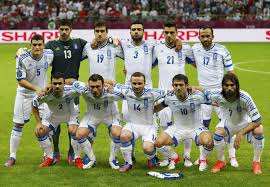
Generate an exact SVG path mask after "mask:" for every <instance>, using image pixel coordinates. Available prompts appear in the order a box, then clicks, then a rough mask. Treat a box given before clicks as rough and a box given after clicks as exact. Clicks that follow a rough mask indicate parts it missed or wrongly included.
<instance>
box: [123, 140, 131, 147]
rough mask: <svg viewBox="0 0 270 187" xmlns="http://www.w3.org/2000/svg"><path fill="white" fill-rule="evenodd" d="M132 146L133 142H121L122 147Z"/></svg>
mask: <svg viewBox="0 0 270 187" xmlns="http://www.w3.org/2000/svg"><path fill="white" fill-rule="evenodd" d="M130 145H131V141H128V142H122V141H121V147H128V146H130Z"/></svg>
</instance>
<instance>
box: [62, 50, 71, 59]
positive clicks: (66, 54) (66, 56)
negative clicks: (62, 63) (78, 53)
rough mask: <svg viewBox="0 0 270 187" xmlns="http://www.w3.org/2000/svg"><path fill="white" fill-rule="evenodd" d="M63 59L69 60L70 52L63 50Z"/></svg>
mask: <svg viewBox="0 0 270 187" xmlns="http://www.w3.org/2000/svg"><path fill="white" fill-rule="evenodd" d="M64 54H65V59H68V58H71V57H72V56H71V50H64Z"/></svg>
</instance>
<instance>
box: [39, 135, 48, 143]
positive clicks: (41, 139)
mask: <svg viewBox="0 0 270 187" xmlns="http://www.w3.org/2000/svg"><path fill="white" fill-rule="evenodd" d="M47 138H48V136H47V135H45V136H41V137H38V141H39V142H42V141H44V140H46V139H47Z"/></svg>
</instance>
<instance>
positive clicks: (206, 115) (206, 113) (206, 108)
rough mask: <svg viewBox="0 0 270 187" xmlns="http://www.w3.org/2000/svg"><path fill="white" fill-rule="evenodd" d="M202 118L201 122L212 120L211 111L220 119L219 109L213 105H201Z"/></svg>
mask: <svg viewBox="0 0 270 187" xmlns="http://www.w3.org/2000/svg"><path fill="white" fill-rule="evenodd" d="M201 108H202V117H203V120H210V119H211V118H212V113H213V110H214V111H215V112H216V114H217V116H218V118H219V119H222V116H221V112H220V108H219V107H217V106H213V105H206V104H202V105H201Z"/></svg>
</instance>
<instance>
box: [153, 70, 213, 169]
mask: <svg viewBox="0 0 270 187" xmlns="http://www.w3.org/2000/svg"><path fill="white" fill-rule="evenodd" d="M172 86H173V89H174V91H173V92H172V93H168V94H167V95H166V96H165V98H164V101H163V102H162V103H160V104H158V105H156V106H155V112H159V111H160V110H162V109H163V108H165V107H167V106H168V107H170V109H171V110H172V112H173V116H174V125H172V126H169V127H168V128H167V129H166V130H165V131H163V132H162V133H161V134H160V135H159V136H158V138H157V139H156V141H155V146H156V147H157V148H159V149H160V151H161V152H163V154H165V153H166V145H174V146H177V145H178V144H179V142H180V141H184V140H186V139H193V140H194V141H195V143H196V145H197V146H199V145H201V146H200V159H199V164H200V166H199V170H200V171H205V170H206V169H207V156H208V155H209V153H210V152H211V150H212V149H213V147H214V142H213V138H212V136H211V134H210V132H209V131H208V129H207V128H206V127H204V126H203V123H202V119H201V104H204V103H207V102H208V101H207V99H206V97H205V95H204V94H203V93H202V92H199V91H195V92H194V93H189V92H188V78H187V77H186V76H185V75H182V74H178V75H175V76H174V78H173V80H172ZM163 149H164V150H163ZM168 157H169V158H170V160H171V162H173V163H175V164H176V163H177V162H179V160H180V158H179V157H177V155H168Z"/></svg>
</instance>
